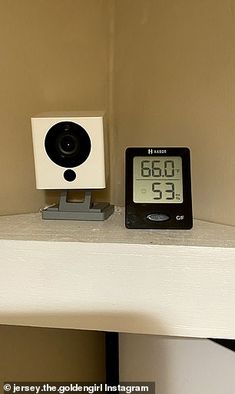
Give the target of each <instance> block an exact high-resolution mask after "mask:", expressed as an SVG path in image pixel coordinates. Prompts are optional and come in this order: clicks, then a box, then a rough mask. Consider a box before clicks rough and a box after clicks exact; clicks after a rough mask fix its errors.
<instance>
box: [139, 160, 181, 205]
mask: <svg viewBox="0 0 235 394" xmlns="http://www.w3.org/2000/svg"><path fill="white" fill-rule="evenodd" d="M133 201H134V202H135V203H156V204H157V203H158V204H167V203H168V204H169V203H174V204H178V203H182V202H183V174H182V158H181V157H180V156H153V157H150V156H135V157H134V159H133Z"/></svg>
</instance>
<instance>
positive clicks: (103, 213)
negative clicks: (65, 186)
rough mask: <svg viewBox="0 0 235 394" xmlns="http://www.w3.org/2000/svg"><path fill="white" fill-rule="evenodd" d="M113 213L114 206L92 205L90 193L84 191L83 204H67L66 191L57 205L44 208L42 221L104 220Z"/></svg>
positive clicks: (103, 203)
mask: <svg viewBox="0 0 235 394" xmlns="http://www.w3.org/2000/svg"><path fill="white" fill-rule="evenodd" d="M113 212H114V206H113V205H110V204H109V203H108V202H101V203H95V204H93V203H92V202H91V191H90V190H86V191H85V198H84V201H83V202H68V201H67V191H63V192H62V193H61V196H60V200H59V205H56V206H53V207H48V208H45V209H44V210H43V211H42V219H46V220H106V219H107V218H108V217H109V216H110V215H112V213H113Z"/></svg>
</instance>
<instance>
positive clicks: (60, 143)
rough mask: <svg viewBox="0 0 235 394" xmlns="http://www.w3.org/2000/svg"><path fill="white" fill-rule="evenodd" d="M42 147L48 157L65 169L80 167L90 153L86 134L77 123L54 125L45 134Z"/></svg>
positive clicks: (69, 122) (88, 138)
mask: <svg viewBox="0 0 235 394" xmlns="http://www.w3.org/2000/svg"><path fill="white" fill-rule="evenodd" d="M44 146H45V150H46V153H47V155H48V157H49V158H50V159H51V160H52V161H53V162H54V163H55V164H57V165H59V166H61V167H65V168H68V167H69V168H73V167H77V166H79V165H81V164H82V163H84V161H86V160H87V158H88V156H89V154H90V152H91V140H90V137H89V135H88V133H87V132H86V130H85V129H84V128H83V127H82V126H80V125H79V124H78V123H75V122H71V121H67V122H66V121H63V122H58V123H56V124H54V125H53V126H52V127H51V128H50V129H49V130H48V132H47V134H46V137H45V141H44Z"/></svg>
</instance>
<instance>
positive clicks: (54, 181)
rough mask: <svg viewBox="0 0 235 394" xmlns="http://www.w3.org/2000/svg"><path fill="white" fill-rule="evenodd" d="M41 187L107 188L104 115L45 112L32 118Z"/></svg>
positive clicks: (35, 157) (37, 182)
mask: <svg viewBox="0 0 235 394" xmlns="http://www.w3.org/2000/svg"><path fill="white" fill-rule="evenodd" d="M31 121H32V133H33V149H34V161H35V174H36V186H37V189H103V188H105V160H104V135H103V116H102V115H97V116H88V115H83V116H81V115H79V114H76V113H73V114H72V115H71V114H70V115H69V114H68V115H67V116H65V115H63V114H57V115H52V114H42V115H39V116H36V117H33V118H32V119H31Z"/></svg>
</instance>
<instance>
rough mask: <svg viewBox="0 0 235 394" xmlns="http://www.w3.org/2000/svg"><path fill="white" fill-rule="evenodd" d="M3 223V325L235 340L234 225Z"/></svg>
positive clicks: (117, 218) (118, 215) (13, 219)
mask: <svg viewBox="0 0 235 394" xmlns="http://www.w3.org/2000/svg"><path fill="white" fill-rule="evenodd" d="M123 223H124V219H123V212H122V211H121V210H120V209H118V210H117V211H116V212H115V214H114V215H113V216H112V217H111V218H109V219H108V220H107V221H105V222H75V221H43V220H42V219H41V216H40V215H39V214H26V215H15V216H2V217H0V247H1V257H0V259H1V261H0V324H17V325H32V326H34V325H35V326H41V327H63V328H76V329H91V330H102V331H103V330H104V331H105V330H106V331H109V330H110V331H119V332H132V333H145V334H160V335H176V336H194V337H221V338H235V308H234V305H235V228H234V227H230V226H224V225H218V224H213V223H207V222H203V221H195V226H194V228H193V229H192V230H188V231H163V230H162V231H157V230H144V231H143V230H127V229H125V228H124V224H123Z"/></svg>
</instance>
